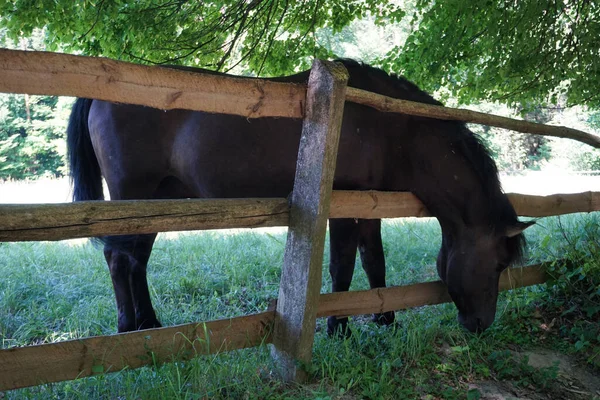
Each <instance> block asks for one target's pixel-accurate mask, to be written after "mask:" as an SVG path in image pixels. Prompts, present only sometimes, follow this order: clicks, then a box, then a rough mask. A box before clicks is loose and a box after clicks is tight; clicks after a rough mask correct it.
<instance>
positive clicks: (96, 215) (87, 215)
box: [0, 191, 600, 242]
mask: <svg viewBox="0 0 600 400" xmlns="http://www.w3.org/2000/svg"><path fill="white" fill-rule="evenodd" d="M508 197H509V199H510V201H511V202H512V204H513V206H514V208H515V210H516V211H517V214H519V215H521V216H527V217H547V216H551V215H564V214H571V213H578V212H592V211H600V192H583V193H573V194H553V195H549V196H532V195H523V194H509V195H508ZM289 212H290V205H289V202H288V201H287V200H286V199H283V198H281V199H264V198H260V199H185V200H121V201H111V202H105V201H85V202H78V203H59V204H4V205H0V242H9V241H11V242H16V241H28V240H64V239H73V238H81V237H94V236H104V235H125V234H144V233H154V232H172V231H185V230H203V229H230V228H258V227H268V226H287V225H288V221H289ZM428 216H430V214H429V212H428V211H427V208H426V207H425V205H423V203H421V201H420V200H419V199H417V197H416V196H415V195H413V194H412V193H408V192H378V191H334V192H333V193H332V196H331V207H330V212H329V217H330V218H365V219H376V218H402V217H428Z"/></svg>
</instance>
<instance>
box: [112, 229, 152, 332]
mask: <svg viewBox="0 0 600 400" xmlns="http://www.w3.org/2000/svg"><path fill="white" fill-rule="evenodd" d="M155 238H156V234H150V235H132V236H109V237H106V238H104V242H105V245H104V256H105V258H106V262H107V263H108V268H109V270H110V276H111V278H112V282H113V287H114V290H115V295H116V300H117V310H118V330H119V332H129V331H133V330H138V329H148V328H154V327H160V326H161V324H160V322H159V321H158V319H157V318H156V314H155V312H154V308H153V307H152V302H151V299H150V293H149V291H148V281H147V279H146V268H147V265H148V259H149V258H150V253H151V251H152V246H153V244H154V240H155Z"/></svg>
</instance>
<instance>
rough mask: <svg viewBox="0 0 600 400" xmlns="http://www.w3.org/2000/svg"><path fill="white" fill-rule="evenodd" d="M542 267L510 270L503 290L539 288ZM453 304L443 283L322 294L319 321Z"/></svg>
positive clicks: (502, 280) (505, 274)
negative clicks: (328, 318)
mask: <svg viewBox="0 0 600 400" xmlns="http://www.w3.org/2000/svg"><path fill="white" fill-rule="evenodd" d="M544 270H545V268H544V265H543V264H539V265H532V266H529V267H523V268H509V269H506V270H504V272H503V273H502V275H501V276H500V290H502V291H503V290H510V289H516V288H519V287H524V286H531V285H537V284H540V283H544V282H546V280H547V277H546V273H545V272H544ZM450 301H452V300H451V299H450V295H449V294H448V290H447V289H446V286H445V285H444V284H443V283H442V282H441V281H435V282H426V283H415V284H413V285H407V286H394V287H388V288H380V289H372V290H361V291H353V292H338V293H329V294H322V295H321V299H320V301H319V310H318V312H317V316H318V317H327V316H330V315H337V316H349V315H360V314H371V313H382V312H386V311H396V310H404V309H407V308H412V307H420V306H426V305H433V304H441V303H448V302H450Z"/></svg>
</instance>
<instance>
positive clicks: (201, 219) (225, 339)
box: [0, 49, 600, 391]
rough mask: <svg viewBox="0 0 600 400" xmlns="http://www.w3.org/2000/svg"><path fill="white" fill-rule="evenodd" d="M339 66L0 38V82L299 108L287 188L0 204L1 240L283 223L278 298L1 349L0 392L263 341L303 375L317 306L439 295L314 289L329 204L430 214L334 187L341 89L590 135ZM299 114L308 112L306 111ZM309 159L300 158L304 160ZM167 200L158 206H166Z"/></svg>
mask: <svg viewBox="0 0 600 400" xmlns="http://www.w3.org/2000/svg"><path fill="white" fill-rule="evenodd" d="M346 82H347V73H346V71H345V70H344V68H343V67H341V66H339V65H336V64H334V63H330V62H321V61H316V62H315V63H314V65H313V68H312V70H311V74H310V78H309V82H308V85H299V84H289V83H286V84H284V83H276V82H270V81H265V80H261V79H249V78H233V77H225V76H217V75H204V74H197V73H190V72H187V71H179V70H170V69H163V68H156V67H145V66H140V65H134V64H129V63H123V62H117V61H113V60H107V59H100V58H89V57H81V56H70V55H64V54H55V53H42V52H22V51H14V50H2V49H0V91H3V92H13V93H29V94H46V95H68V96H79V97H88V98H96V99H102V100H109V101H116V102H123V103H132V104H142V105H148V106H152V107H156V108H161V109H173V108H184V109H192V110H203V111H209V112H219V113H228V114H236V115H243V116H246V117H248V118H257V117H264V116H279V117H289V118H304V121H305V123H304V124H303V131H302V140H301V143H300V149H299V155H298V164H297V174H296V180H295V185H294V191H293V193H292V196H291V202H288V200H287V199H211V200H193V199H188V200H168V201H167V200H148V201H114V202H81V203H75V204H42V205H13V204H8V205H0V241H24V240H62V239H69V238H77V237H89V236H98V235H114V234H134V233H151V232H158V231H178V230H192V229H224V228H233V227H236V228H237V227H260V226H288V227H289V228H288V240H287V243H286V250H285V255H284V265H283V270H282V278H281V285H280V292H279V298H278V301H277V305H276V308H275V309H273V310H268V311H265V312H263V313H259V314H254V315H249V316H244V317H239V318H231V319H225V320H219V321H210V322H200V323H192V324H186V325H180V326H174V327H165V328H157V329H149V330H145V331H139V332H130V333H123V334H116V335H109V336H101V337H92V338H85V339H77V340H70V341H65V342H59V343H51V344H43V345H38V346H27V347H20V348H10V349H4V350H0V391H1V390H9V389H15V388H20V387H26V386H32V385H37V384H42V383H48V382H58V381H63V380H69V379H75V378H79V377H85V376H91V375H95V374H99V373H106V372H114V371H119V370H121V369H124V368H137V367H140V366H143V365H149V364H150V365H151V364H153V363H156V362H165V361H171V360H173V359H186V358H190V357H194V356H196V355H201V354H210V353H215V352H220V351H228V350H233V349H240V348H246V347H252V346H257V345H260V344H263V343H272V344H273V345H274V346H273V347H272V348H273V351H272V354H273V356H274V357H275V359H276V361H277V362H278V364H279V366H280V370H281V374H282V377H283V378H284V379H287V380H292V379H302V378H303V371H302V370H301V369H299V368H298V367H297V365H298V363H297V361H301V362H303V363H307V362H310V359H311V352H312V344H313V338H314V328H315V320H316V318H317V317H325V316H330V315H338V316H340V315H357V314H366V313H375V312H385V311H392V310H400V309H405V308H409V307H415V306H421V305H427V304H438V303H443V302H448V301H450V299H449V296H448V294H447V291H446V289H445V287H444V285H443V284H442V283H441V282H428V283H419V284H415V285H409V286H402V287H391V288H382V289H374V290H367V291H358V292H345V293H331V294H319V290H320V287H321V265H322V257H323V247H324V238H325V230H326V222H327V218H328V217H334V218H342V217H352V218H395V217H408V216H420V217H424V216H428V215H429V214H428V211H427V209H426V208H425V207H424V205H423V204H422V203H420V202H419V200H418V199H416V198H415V197H414V196H413V195H412V194H410V193H388V192H375V191H369V192H344V191H336V192H332V190H331V187H332V182H333V170H334V166H335V160H336V155H337V142H338V138H339V131H340V124H341V115H342V112H343V104H344V102H345V101H352V102H357V103H361V104H366V105H369V106H371V107H375V108H378V109H380V110H383V111H388V112H402V113H406V114H411V115H421V116H428V117H432V118H442V119H460V120H466V121H469V122H476V123H485V124H489V125H494V126H500V127H506V128H509V129H514V130H518V131H521V132H529V133H534V134H545V135H553V136H561V137H569V138H572V139H576V140H580V141H583V142H585V143H588V144H590V145H592V146H594V147H600V140H599V138H598V137H596V136H593V135H590V134H588V133H585V132H581V131H577V130H574V129H569V128H564V127H548V126H545V125H539V124H532V123H526V122H523V121H517V120H511V119H507V118H501V117H496V116H490V115H486V114H480V113H475V112H472V111H466V110H456V109H449V108H444V107H439V106H431V105H425V104H421V103H412V102H408V101H404V100H397V99H391V98H387V97H385V96H381V95H376V94H373V93H368V92H364V91H361V90H358V89H354V88H349V87H348V88H347V87H346ZM307 121H308V122H310V123H306V122H307ZM309 166H310V168H308V167H309ZM509 197H510V200H511V202H512V203H513V205H514V206H515V209H516V210H517V213H518V214H519V215H524V216H531V217H544V216H549V215H560V214H567V213H574V212H591V211H597V210H600V193H593V192H587V193H580V194H569V195H560V194H559V195H552V196H544V197H542V196H525V195H519V194H511V195H509ZM167 209H168V212H165V211H166V210H167ZM545 279H546V278H545V275H544V266H543V265H537V266H529V267H524V268H514V269H513V268H511V269H508V270H506V271H505V272H504V273H503V275H502V277H501V282H500V288H501V290H507V289H512V288H515V287H521V286H528V285H534V284H538V283H542V282H544V281H545Z"/></svg>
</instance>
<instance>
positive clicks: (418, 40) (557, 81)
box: [0, 0, 600, 108]
mask: <svg viewBox="0 0 600 400" xmlns="http://www.w3.org/2000/svg"><path fill="white" fill-rule="evenodd" d="M0 15H2V16H3V17H2V19H1V20H0V26H4V27H6V28H7V29H8V31H9V33H10V34H11V35H13V37H15V38H16V37H18V36H22V35H29V34H30V33H31V32H32V31H33V29H34V28H40V27H46V32H47V37H46V42H47V45H48V46H49V47H48V49H50V50H64V51H68V52H82V53H84V54H87V55H102V56H107V57H112V58H117V59H123V60H130V61H137V62H144V63H170V64H186V65H198V66H203V67H207V68H211V69H216V70H225V71H227V70H229V69H231V68H233V67H235V66H237V65H241V66H243V69H242V71H243V72H247V73H254V74H258V75H266V76H269V75H271V76H272V75H281V74H287V73H291V72H293V71H297V70H299V69H302V68H306V67H307V66H308V64H309V63H310V60H311V59H312V58H313V57H319V58H333V57H336V56H338V55H340V54H339V52H338V51H337V50H338V48H339V46H336V45H335V44H333V45H332V43H331V41H330V40H329V39H330V38H331V36H330V35H324V34H322V33H323V32H324V31H328V32H333V33H341V32H342V30H343V29H344V28H345V27H348V26H349V25H350V24H351V23H352V22H353V21H356V20H360V19H364V18H366V17H369V16H370V17H374V19H375V23H376V24H379V25H380V26H386V25H390V24H395V23H401V24H403V26H405V27H408V28H409V29H410V34H409V35H408V39H407V40H406V42H405V43H400V42H399V43H395V47H394V48H393V49H392V50H391V51H388V52H387V53H386V54H385V55H383V56H381V57H378V59H376V60H364V61H366V62H370V63H372V64H376V65H380V66H382V67H383V68H384V69H386V70H388V71H394V72H397V73H401V74H404V75H406V76H407V77H408V78H409V79H411V80H413V81H415V82H417V83H418V84H419V85H420V86H422V87H423V88H424V89H427V90H429V91H433V90H436V89H440V88H444V89H445V90H446V91H447V93H449V94H450V95H452V96H454V97H456V98H457V99H458V100H459V102H461V103H471V102H477V101H480V100H495V101H501V102H504V103H506V104H511V105H515V104H521V105H526V104H540V103H561V104H569V105H573V104H581V105H588V106H591V107H595V108H600V64H599V63H598V62H595V61H597V59H598V57H599V56H600V47H599V46H598V41H597V40H598V37H600V6H599V5H598V3H597V2H596V1H591V0H519V1H516V0H486V1H471V0H444V1H432V0H405V1H402V0H301V1H291V0H221V1H217V0H215V1H204V2H202V1H197V0H137V1H124V0H120V1H119V0H113V1H110V0H81V1H72V0H13V1H11V2H4V3H3V4H1V5H0ZM372 45H373V47H374V48H375V47H378V46H380V45H381V43H373V44H372ZM336 53H337V54H336Z"/></svg>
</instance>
